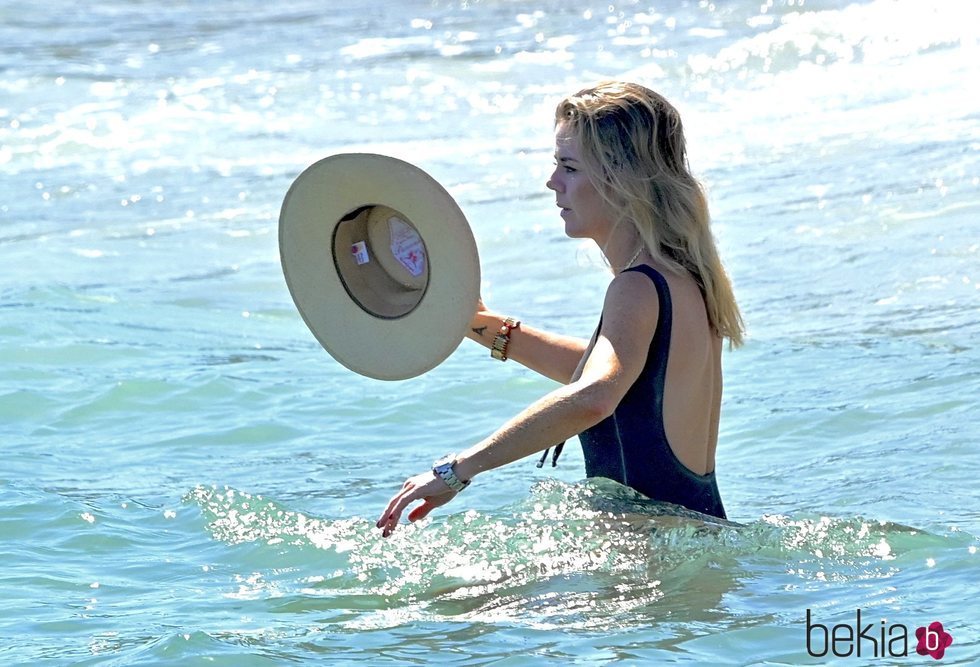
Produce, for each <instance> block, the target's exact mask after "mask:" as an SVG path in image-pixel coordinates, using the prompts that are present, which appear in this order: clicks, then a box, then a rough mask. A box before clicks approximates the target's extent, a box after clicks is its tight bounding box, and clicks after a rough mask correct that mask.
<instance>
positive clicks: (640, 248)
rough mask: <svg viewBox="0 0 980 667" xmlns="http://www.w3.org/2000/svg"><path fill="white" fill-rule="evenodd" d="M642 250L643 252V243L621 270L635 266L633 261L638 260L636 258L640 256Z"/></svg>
mask: <svg viewBox="0 0 980 667" xmlns="http://www.w3.org/2000/svg"><path fill="white" fill-rule="evenodd" d="M641 252H643V244H642V243H641V244H640V247H639V248H637V249H636V252H635V253H633V257H631V258H630V261H628V262H626V266H624V267H623V268H622V269H620V271H619V272H620V273H622V272H623V271H625V270H626V269H628V268H630V267H631V266H633V262H635V261H636V258H637V257H639V256H640V253H641Z"/></svg>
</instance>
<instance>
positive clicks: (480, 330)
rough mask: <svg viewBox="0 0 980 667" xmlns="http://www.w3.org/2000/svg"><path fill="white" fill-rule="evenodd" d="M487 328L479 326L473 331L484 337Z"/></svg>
mask: <svg viewBox="0 0 980 667" xmlns="http://www.w3.org/2000/svg"><path fill="white" fill-rule="evenodd" d="M486 330H487V328H486V327H477V328H476V329H473V333H475V334H476V335H477V336H479V337H480V338H483V332H484V331H486Z"/></svg>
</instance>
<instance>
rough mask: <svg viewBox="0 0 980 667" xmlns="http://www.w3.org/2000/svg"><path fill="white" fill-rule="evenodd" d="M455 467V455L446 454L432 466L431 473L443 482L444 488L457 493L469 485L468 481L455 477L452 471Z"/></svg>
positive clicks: (454, 472)
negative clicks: (446, 487)
mask: <svg viewBox="0 0 980 667" xmlns="http://www.w3.org/2000/svg"><path fill="white" fill-rule="evenodd" d="M455 465H456V455H455V454H447V455H446V456H444V457H442V458H441V459H439V460H438V461H436V462H435V463H433V464H432V473H433V474H434V475H435V476H436V477H438V478H439V479H441V480H442V481H444V482H445V483H446V486H448V487H449V488H450V489H452V490H453V491H455V492H456V493H459V492H460V491H462V490H463V489H465V488H466V487H467V486H469V485H470V480H466V481H465V482H464V481H462V480H461V479H460V478H459V477H457V476H456V471H455V470H453V466H455Z"/></svg>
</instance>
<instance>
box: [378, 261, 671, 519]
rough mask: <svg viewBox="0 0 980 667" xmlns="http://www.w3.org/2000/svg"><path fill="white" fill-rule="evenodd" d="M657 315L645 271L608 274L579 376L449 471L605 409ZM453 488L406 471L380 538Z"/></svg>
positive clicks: (593, 420)
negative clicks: (404, 515)
mask: <svg viewBox="0 0 980 667" xmlns="http://www.w3.org/2000/svg"><path fill="white" fill-rule="evenodd" d="M658 313H659V303H658V300H657V293H656V290H655V289H654V288H653V285H652V283H651V282H650V280H649V279H647V278H646V276H644V275H642V274H639V273H636V272H630V273H624V274H620V275H618V276H617V277H616V278H614V279H613V281H612V283H611V284H610V285H609V289H608V291H607V292H606V299H605V303H604V304H603V309H602V328H601V330H600V331H599V334H598V336H597V337H596V342H595V345H594V346H593V349H592V351H591V352H590V353H589V356H588V359H587V360H586V362H585V365H584V367H583V369H582V374H581V376H580V377H579V378H578V379H576V380H575V381H573V382H571V383H570V384H567V385H564V386H562V387H559V388H558V389H556V390H555V391H552V392H551V393H549V394H547V395H546V396H544V397H543V398H541V399H539V400H537V401H535V402H534V403H532V404H531V405H530V406H529V407H528V408H526V409H525V410H524V411H522V412H521V413H520V414H518V415H517V416H516V417H514V418H513V419H511V420H510V421H508V422H507V423H506V424H504V425H503V426H502V427H501V428H500V429H498V430H497V431H496V432H494V433H493V434H492V435H491V436H490V437H488V438H486V439H485V440H483V441H481V442H479V443H477V444H476V445H474V446H473V447H470V448H469V449H467V450H466V451H464V452H462V453H461V454H459V455H458V456H457V457H456V462H455V465H454V466H453V472H454V473H455V474H456V476H457V477H458V478H459V479H460V480H466V481H469V480H472V479H473V478H474V477H476V476H477V475H478V474H480V473H482V472H485V471H487V470H492V469H494V468H499V467H500V466H503V465H506V464H508V463H511V462H513V461H516V460H518V459H521V458H524V457H525V456H529V455H531V454H534V453H535V452H539V451H541V450H543V449H545V448H547V447H550V446H552V445H554V444H555V443H557V442H562V441H564V440H567V439H568V438H570V437H572V436H575V435H578V434H579V433H581V432H582V431H584V430H585V429H587V428H589V427H590V426H594V425H595V424H598V423H599V422H600V421H602V420H603V419H605V418H606V417H608V416H609V415H611V414H612V413H613V411H614V410H615V409H616V406H617V405H619V402H620V401H621V400H622V398H623V396H625V395H626V392H627V391H628V390H629V388H630V387H631V386H632V385H633V383H634V382H635V381H636V378H638V377H639V375H640V372H641V371H642V370H643V366H644V364H645V363H646V358H647V352H648V350H649V347H650V341H651V339H652V337H653V332H654V331H655V330H656V327H657V316H658ZM456 493H457V492H456V491H453V490H452V489H450V488H449V486H448V485H447V484H446V482H444V481H443V480H442V478H440V477H438V476H436V475H435V474H434V473H433V472H432V471H428V472H424V473H421V474H419V475H416V476H414V477H411V478H409V479H408V480H406V481H405V484H404V485H403V486H402V488H401V490H400V491H399V492H398V493H397V494H395V495H394V496H393V497H392V498H391V500H390V501H389V502H388V506H387V507H386V508H385V511H384V512H383V513H382V515H381V518H380V519H379V520H378V523H377V526H378V528H381V529H382V530H383V534H384V536H385V537H387V536H388V535H390V534H391V533H392V531H394V529H395V526H396V525H397V524H398V520H399V518H400V517H401V514H402V512H403V511H404V510H405V508H406V507H408V505H409V504H411V503H412V502H414V501H417V500H422V501H423V503H422V504H421V505H419V506H417V507H415V508H414V509H413V510H412V511H411V512H410V513H409V515H408V519H409V521H417V520H418V519H421V518H422V517H424V516H426V515H427V514H429V512H431V511H432V510H433V509H435V508H436V507H439V506H441V505H444V504H446V503H447V502H449V501H450V500H452V499H453V498H454V497H455V496H456Z"/></svg>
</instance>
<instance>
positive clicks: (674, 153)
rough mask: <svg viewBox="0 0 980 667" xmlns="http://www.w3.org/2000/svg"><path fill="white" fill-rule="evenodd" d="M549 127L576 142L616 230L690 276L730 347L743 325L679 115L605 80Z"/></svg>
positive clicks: (656, 99) (568, 104)
mask: <svg viewBox="0 0 980 667" xmlns="http://www.w3.org/2000/svg"><path fill="white" fill-rule="evenodd" d="M555 124H556V126H558V125H561V126H562V127H563V128H564V129H565V130H566V131H570V132H571V133H572V135H573V136H574V137H575V138H576V139H577V140H578V143H579V146H580V148H581V151H582V159H583V161H584V162H585V165H586V167H587V172H588V175H589V178H590V180H591V181H592V183H593V185H595V187H596V189H597V190H598V191H599V192H600V194H601V195H602V197H603V199H604V200H605V202H606V204H607V207H608V208H609V210H610V211H619V212H620V213H619V217H618V219H615V220H614V224H620V223H622V222H629V223H630V224H632V225H633V226H634V227H635V228H636V230H637V232H638V233H639V235H640V238H641V240H642V242H643V243H644V245H645V246H646V248H647V250H648V251H649V252H650V254H651V255H652V256H653V257H654V259H656V260H658V261H659V262H661V263H663V264H665V265H667V266H668V267H670V268H672V269H673V270H682V271H686V272H687V273H689V274H690V275H691V276H692V277H693V278H694V280H695V281H696V282H697V284H698V286H699V287H700V288H701V293H702V294H703V295H704V302H705V307H706V310H707V313H708V322H709V324H710V326H711V328H712V330H713V331H714V332H715V333H716V334H717V335H719V336H721V337H723V338H727V339H728V341H729V344H730V346H731V347H738V346H739V345H741V344H742V334H743V332H744V325H743V322H742V315H741V313H740V312H739V309H738V304H737V303H736V302H735V295H734V292H733V291H732V284H731V281H730V280H729V278H728V274H727V273H726V272H725V268H724V266H722V263H721V259H720V258H719V256H718V249H717V247H716V245H715V239H714V237H713V236H712V234H711V229H710V223H711V218H710V215H709V214H708V200H707V197H706V196H705V193H704V189H703V188H702V186H701V184H700V183H699V182H698V180H697V179H696V178H694V176H693V175H692V174H691V172H690V167H689V165H688V162H687V147H686V142H685V140H684V130H683V127H682V125H681V117H680V114H679V113H678V112H677V110H676V109H675V108H674V107H673V106H672V105H671V104H670V103H669V102H668V101H667V100H666V99H664V97H663V96H661V95H659V94H658V93H656V92H654V91H652V90H650V89H648V88H645V87H644V86H640V85H638V84H633V83H621V82H605V83H601V84H598V85H596V86H594V87H591V88H586V89H585V90H582V91H579V92H578V93H576V94H574V95H572V96H570V97H567V98H565V99H564V100H562V101H561V103H560V104H559V105H558V108H557V109H556V110H555Z"/></svg>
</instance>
